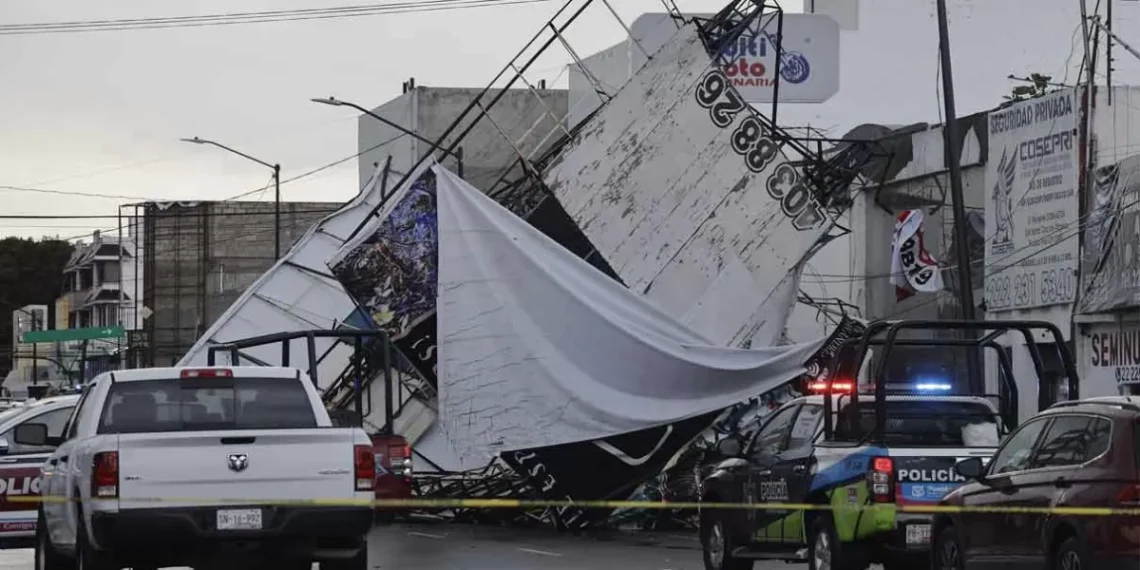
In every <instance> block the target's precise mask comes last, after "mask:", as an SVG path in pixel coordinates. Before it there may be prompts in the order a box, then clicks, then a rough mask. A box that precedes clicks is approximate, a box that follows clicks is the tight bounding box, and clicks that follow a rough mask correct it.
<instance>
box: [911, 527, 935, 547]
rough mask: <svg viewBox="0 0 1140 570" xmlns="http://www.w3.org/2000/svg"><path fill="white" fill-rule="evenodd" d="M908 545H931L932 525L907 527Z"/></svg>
mask: <svg viewBox="0 0 1140 570" xmlns="http://www.w3.org/2000/svg"><path fill="white" fill-rule="evenodd" d="M906 543H907V544H929V543H930V525H928V524H911V525H907V527H906Z"/></svg>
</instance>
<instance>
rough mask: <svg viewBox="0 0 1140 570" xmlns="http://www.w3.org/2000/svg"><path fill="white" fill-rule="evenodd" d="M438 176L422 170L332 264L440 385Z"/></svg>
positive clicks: (378, 322)
mask: <svg viewBox="0 0 1140 570" xmlns="http://www.w3.org/2000/svg"><path fill="white" fill-rule="evenodd" d="M435 184H436V180H435V174H434V173H433V172H432V171H431V170H430V169H426V168H424V169H422V174H421V175H420V176H418V177H416V178H414V179H411V181H410V184H409V185H408V186H406V190H405V189H403V188H401V190H400V194H399V195H398V196H395V197H394V198H393V200H392V201H391V203H390V204H391V206H390V207H389V209H388V210H387V211H386V212H385V214H384V215H383V217H381V218H380V219H379V220H377V221H375V222H373V224H372V225H371V226H369V231H366V232H361V233H360V235H358V236H357V237H356V238H355V239H353V240H351V241H349V242H348V243H346V244H345V245H344V246H343V247H342V248H341V249H340V250H339V251H338V252H337V253H336V255H334V256H333V257H332V258H331V259H329V261H328V266H329V269H330V270H332V273H333V275H335V276H336V278H337V281H339V282H340V283H341V285H343V286H344V290H345V292H347V293H348V295H349V297H351V298H352V299H353V300H355V301H356V304H357V306H358V307H359V308H360V310H361V311H362V312H363V313H364V314H366V315H368V317H369V319H370V321H371V323H369V326H371V327H375V328H377V329H380V330H383V331H386V332H387V333H388V334H389V335H390V338H391V339H392V341H393V344H394V345H395V346H396V347H397V348H398V349H399V350H400V352H402V353H403V355H404V357H405V358H407V360H408V362H409V363H410V364H411V365H412V366H413V367H415V369H416V371H417V372H419V373H420V375H421V376H422V377H423V379H424V380H425V381H427V382H428V383H430V384H432V385H435V383H436V377H435V370H436V357H435V330H434V328H435V326H434V325H435V322H436V321H435V316H434V315H435V309H436V307H435V304H436V284H437V282H438V272H439V263H438V262H439V250H438V248H439V228H438V220H437V217H436V205H435V204H436V195H435Z"/></svg>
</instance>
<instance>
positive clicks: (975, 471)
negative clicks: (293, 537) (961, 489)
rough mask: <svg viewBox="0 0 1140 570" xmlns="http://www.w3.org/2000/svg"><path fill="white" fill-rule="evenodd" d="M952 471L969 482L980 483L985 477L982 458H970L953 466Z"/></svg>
mask: <svg viewBox="0 0 1140 570" xmlns="http://www.w3.org/2000/svg"><path fill="white" fill-rule="evenodd" d="M954 471H955V472H956V473H958V474H959V475H961V476H963V477H965V478H966V479H969V480H971V481H981V480H982V479H983V478H984V477H985V471H986V466H985V464H984V463H982V458H980V457H971V458H969V459H963V460H961V461H959V462H958V463H956V464H954Z"/></svg>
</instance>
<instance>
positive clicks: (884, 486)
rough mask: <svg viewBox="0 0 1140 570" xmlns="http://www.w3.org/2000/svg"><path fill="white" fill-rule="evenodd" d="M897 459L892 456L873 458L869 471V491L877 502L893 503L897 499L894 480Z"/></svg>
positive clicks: (872, 498)
mask: <svg viewBox="0 0 1140 570" xmlns="http://www.w3.org/2000/svg"><path fill="white" fill-rule="evenodd" d="M894 479H895V461H894V460H893V459H891V458H890V457H873V458H871V470H870V471H868V472H867V491H868V492H870V493H871V500H872V501H873V502H876V503H891V502H894V500H895V492H894V491H895V490H894V486H895V485H894V483H895V481H894Z"/></svg>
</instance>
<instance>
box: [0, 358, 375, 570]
mask: <svg viewBox="0 0 1140 570" xmlns="http://www.w3.org/2000/svg"><path fill="white" fill-rule="evenodd" d="M53 433H56V432H54V430H50V429H48V426H46V425H44V424H36V423H34V422H30V423H23V424H21V425H20V426H18V427H17V428H16V430H15V441H16V442H17V443H19V444H21V445H32V446H35V445H40V446H43V445H50V446H54V447H55V450H54V451H53V452H52V453H51V455H50V456H49V457H48V458H47V461H46V463H44V465H43V467H42V480H43V482H42V484H41V493H42V495H43V497H44V500H43V502H42V504H41V506H40V509H39V512H38V522H37V524H36V552H35V557H36V568H41V569H44V570H57V569H58V570H62V569H64V568H76V567H78V568H82V569H86V570H103V569H107V570H111V569H116V570H117V569H119V568H122V567H132V568H135V569H144V568H160V567H166V566H194V567H208V566H210V565H211V564H213V563H215V562H216V561H217V560H220V559H225V560H226V561H227V562H229V563H233V560H235V559H238V560H240V559H242V558H243V557H244V556H245V555H250V556H249V558H250V559H249V562H248V563H246V564H239V565H238V567H246V568H254V567H265V568H283V569H291V568H297V569H300V568H305V569H308V568H310V567H311V566H312V563H313V562H314V561H317V562H320V564H321V567H322V568H326V569H328V568H332V569H338V570H363V569H364V568H367V548H366V541H365V535H366V534H367V533H368V531H369V530H370V529H371V526H372V500H373V489H374V485H375V477H376V465H375V463H374V454H373V448H372V443H371V441H370V440H369V438H368V436H367V435H366V434H365V433H364V431H362V430H361V429H359V428H354V427H343V428H338V427H333V426H332V423H331V422H330V420H329V416H328V413H327V412H326V411H325V409H324V406H323V405H322V403H321V399H320V397H319V396H318V394H317V391H316V389H315V388H314V386H313V385H312V384H311V383H310V381H309V380H308V378H307V376H305V375H304V374H302V373H301V372H300V371H299V370H296V369H292V368H277V367H233V368H151V369H142V370H124V371H117V372H109V373H103V374H101V375H99V376H97V377H96V378H95V379H94V380H92V381H91V383H89V384H88V385H87V387H86V388H85V390H84V391H83V395H82V397H81V399H80V400H79V403H78V404H77V405H76V408H75V411H74V413H72V414H71V417H70V418H69V419H68V420H67V423H66V424H65V425H64V428H63V431H62V435H61V436H55V435H53Z"/></svg>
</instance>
